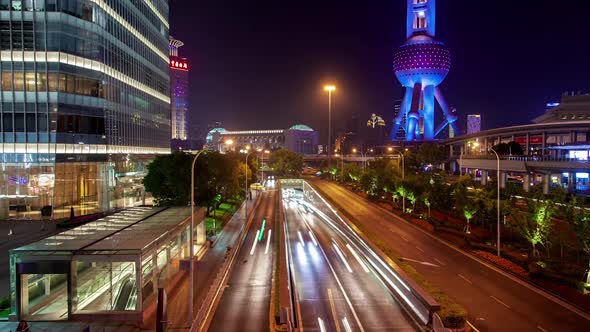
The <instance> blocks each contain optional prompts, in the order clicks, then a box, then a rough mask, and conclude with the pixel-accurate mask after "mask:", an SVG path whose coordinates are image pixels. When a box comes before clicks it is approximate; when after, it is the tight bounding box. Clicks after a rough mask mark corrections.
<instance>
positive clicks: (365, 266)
mask: <svg viewBox="0 0 590 332" xmlns="http://www.w3.org/2000/svg"><path fill="white" fill-rule="evenodd" d="M346 248H348V250H350V252H351V253H352V255H353V256H354V258H356V260H357V261H358V262H359V264H360V265H361V267H362V268H363V270H365V272H367V273H369V272H371V271H370V270H369V268H368V267H367V265H365V263H363V261H362V260H361V258H360V257H359V255H358V254H357V253H356V251H354V250H353V249H352V247H351V246H350V245H349V244H348V243H347V244H346Z"/></svg>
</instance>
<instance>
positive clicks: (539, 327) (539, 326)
mask: <svg viewBox="0 0 590 332" xmlns="http://www.w3.org/2000/svg"><path fill="white" fill-rule="evenodd" d="M537 328H538V329H539V330H541V331H543V332H549V331H547V330H545V329H544V328H543V327H542V326H541V325H537Z"/></svg>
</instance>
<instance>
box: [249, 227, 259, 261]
mask: <svg viewBox="0 0 590 332" xmlns="http://www.w3.org/2000/svg"><path fill="white" fill-rule="evenodd" d="M258 235H260V230H257V231H256V236H255V237H254V244H253V245H252V249H251V250H250V256H252V255H254V250H256V245H257V244H258Z"/></svg>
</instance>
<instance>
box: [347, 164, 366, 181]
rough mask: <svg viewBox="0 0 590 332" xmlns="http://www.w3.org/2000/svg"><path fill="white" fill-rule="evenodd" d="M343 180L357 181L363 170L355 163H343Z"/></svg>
mask: <svg viewBox="0 0 590 332" xmlns="http://www.w3.org/2000/svg"><path fill="white" fill-rule="evenodd" d="M343 172H344V178H345V181H349V180H350V181H352V182H359V181H360V180H361V176H362V174H363V170H362V169H361V168H360V167H359V166H358V165H357V164H355V163H351V164H346V165H344V169H343Z"/></svg>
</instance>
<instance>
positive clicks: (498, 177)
mask: <svg viewBox="0 0 590 332" xmlns="http://www.w3.org/2000/svg"><path fill="white" fill-rule="evenodd" d="M488 149H489V150H490V151H492V152H493V153H494V154H495V155H496V160H497V162H498V163H497V165H496V178H497V179H498V181H497V182H498V183H497V184H498V194H497V202H496V205H497V206H496V210H497V211H496V212H497V220H496V224H497V230H496V232H497V233H498V234H497V236H498V238H497V246H498V257H500V255H501V253H500V156H499V155H498V152H496V150H494V149H493V148H491V147H490V148H488Z"/></svg>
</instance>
